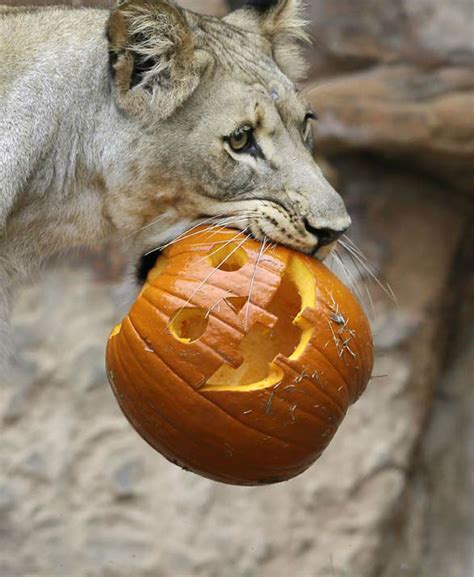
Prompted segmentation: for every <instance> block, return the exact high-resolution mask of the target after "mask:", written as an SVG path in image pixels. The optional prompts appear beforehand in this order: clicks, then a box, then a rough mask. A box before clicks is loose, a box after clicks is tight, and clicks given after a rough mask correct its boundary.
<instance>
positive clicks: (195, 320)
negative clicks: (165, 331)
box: [169, 307, 209, 344]
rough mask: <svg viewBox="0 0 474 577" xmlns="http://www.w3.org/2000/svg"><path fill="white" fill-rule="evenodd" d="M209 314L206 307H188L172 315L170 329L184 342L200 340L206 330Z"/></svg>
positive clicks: (178, 339)
mask: <svg viewBox="0 0 474 577" xmlns="http://www.w3.org/2000/svg"><path fill="white" fill-rule="evenodd" d="M208 322H209V315H208V313H207V311H206V309H202V308H193V307H186V308H182V309H179V310H177V311H176V312H175V313H174V315H173V316H172V318H171V320H170V323H169V329H170V332H171V334H172V335H173V336H174V338H175V339H176V340H177V341H179V342H181V343H184V344H189V343H193V342H194V341H197V340H199V339H200V338H201V337H202V335H203V334H204V333H205V332H206V329H207V324H208Z"/></svg>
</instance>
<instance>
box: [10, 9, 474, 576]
mask: <svg viewBox="0 0 474 577" xmlns="http://www.w3.org/2000/svg"><path fill="white" fill-rule="evenodd" d="M7 3H8V2H7ZM10 3H13V4H17V3H18V2H12V1H11V0H10ZM37 3H38V4H39V3H40V2H37ZM42 3H50V2H42ZM72 3H73V4H75V5H78V4H84V5H85V4H96V2H93V1H92V0H91V1H89V2H75V1H74V2H72ZM183 4H184V2H183ZM186 4H187V5H188V6H192V7H195V8H196V9H201V10H203V11H205V12H208V13H220V14H223V13H225V11H226V9H227V7H226V5H225V4H224V3H223V2H221V1H218V0H216V1H214V2H212V1H201V2H192V0H188V2H186ZM234 4H235V2H234ZM308 10H309V11H308V16H309V18H310V19H311V22H312V27H313V34H314V37H315V45H314V46H313V48H312V49H311V50H310V51H309V53H308V57H309V58H310V60H311V63H312V75H311V78H310V79H309V81H308V83H307V86H306V90H307V93H308V96H309V98H310V99H311V101H312V103H313V105H314V107H315V109H316V110H317V111H318V113H319V116H320V121H319V123H318V127H317V142H318V154H319V155H321V156H322V157H324V160H322V162H323V164H324V167H325V170H326V171H327V173H328V175H329V176H330V178H332V179H333V180H334V181H335V182H336V183H337V186H338V189H339V190H340V191H341V193H342V194H343V195H344V197H345V199H346V201H347V204H348V206H349V208H350V210H351V213H352V215H353V219H354V226H353V229H352V232H351V237H352V238H353V240H354V241H355V242H356V243H357V245H358V246H360V247H361V248H362V250H363V251H364V253H365V254H366V255H367V258H368V261H369V263H370V266H371V268H372V269H373V271H374V273H375V275H376V276H377V278H379V279H380V280H381V281H382V282H383V283H388V284H389V285H390V286H391V288H392V289H393V292H394V293H395V295H396V297H397V303H394V302H393V301H392V300H391V299H390V298H389V296H387V295H386V294H385V293H384V292H383V291H382V290H381V289H380V287H378V285H377V283H376V281H374V280H373V279H372V278H371V275H370V274H369V273H368V272H367V270H365V269H364V267H363V266H362V263H361V262H360V261H358V260H357V259H356V258H355V259H354V260H351V259H350V258H349V257H348V255H345V256H344V255H342V254H341V256H342V257H343V259H344V268H343V267H341V266H340V264H339V263H338V262H336V261H335V262H334V263H332V264H333V266H334V267H335V268H336V269H338V272H339V274H341V276H342V278H343V279H345V280H346V281H347V282H349V280H348V279H347V278H346V277H345V275H349V277H350V282H352V283H354V290H357V291H359V292H360V294H361V298H362V299H363V300H364V302H365V305H366V307H367V310H368V312H369V314H370V316H371V318H372V322H373V328H374V334H375V339H376V343H377V363H376V369H375V372H374V379H373V380H372V382H371V383H370V385H369V388H368V391H367V394H366V395H365V396H364V397H363V398H362V399H361V400H360V401H359V403H358V404H357V405H356V406H355V407H353V409H352V410H351V411H350V413H349V415H348V418H347V420H346V422H345V423H344V425H343V426H342V428H341V430H340V431H339V432H338V434H337V435H336V438H335V440H334V442H333V443H332V445H331V446H330V447H329V449H328V450H327V452H326V453H325V455H323V457H322V458H321V459H320V461H319V462H318V463H317V464H316V465H315V466H314V467H313V468H312V469H311V470H310V471H308V472H307V473H305V474H304V475H302V476H301V477H299V478H297V479H295V480H293V481H290V482H288V483H286V484H283V485H277V486H272V487H268V488H255V489H253V488H251V489H248V488H235V487H226V486H223V485H219V484H215V483H212V482H210V481H207V480H205V479H201V478H199V477H196V476H194V475H192V474H190V473H185V472H183V471H181V470H179V469H177V468H176V467H174V466H173V465H170V464H169V463H167V462H166V461H165V460H164V459H162V458H161V457H160V456H159V455H157V454H156V453H154V452H153V450H152V449H150V448H149V447H148V446H147V445H146V444H145V443H144V442H143V441H142V440H141V439H140V438H139V437H138V436H137V435H136V433H135V432H134V431H133V430H132V429H131V428H130V427H129V425H128V423H127V422H126V420H125V419H124V417H123V416H122V415H121V413H120V411H119V409H118V407H117V405H116V402H115V400H114V398H113V396H112V393H111V391H110V390H109V387H108V385H107V384H106V378H105V374H104V369H103V355H104V343H105V339H106V335H107V333H108V330H109V329H110V327H111V326H112V325H113V323H114V322H115V320H116V319H117V318H118V317H119V316H120V306H119V297H118V296H117V286H118V283H117V277H118V275H117V274H116V270H118V269H119V268H120V267H119V266H110V265H109V267H108V268H106V267H104V266H103V265H102V262H103V259H104V256H106V255H107V254H109V253H108V252H107V253H106V255H104V253H97V254H87V255H83V256H82V257H81V258H78V257H74V258H72V257H70V258H69V259H63V260H62V261H60V262H55V263H54V264H52V265H51V267H50V269H49V270H48V272H47V273H46V274H45V275H44V276H43V277H42V279H40V281H39V282H38V283H36V284H34V285H31V286H27V287H24V288H23V289H22V290H21V291H19V293H18V295H17V299H16V303H15V307H14V315H13V320H14V326H15V336H14V338H15V348H16V350H18V357H17V360H16V362H15V366H14V371H13V373H12V376H11V378H10V379H9V381H8V382H4V383H2V387H1V405H0V407H1V408H0V410H1V418H2V437H1V451H0V574H1V575H2V576H3V575H4V576H5V577H63V576H64V577H69V576H71V577H129V576H130V575H133V576H134V577H135V576H136V577H213V576H216V577H220V576H222V575H229V576H231V577H240V576H242V577H253V576H257V575H258V576H259V577H260V576H261V577H267V576H268V577H270V576H271V577H286V576H287V575H290V574H293V575H296V576H298V577H405V576H407V577H470V575H472V574H473V568H474V557H473V554H472V551H471V547H470V544H471V543H472V541H473V540H474V527H473V522H472V519H473V518H474V511H473V508H472V500H470V499H469V494H471V495H472V489H473V488H474V478H473V477H472V474H471V471H472V466H471V467H469V466H468V463H469V461H471V462H472V461H473V454H472V443H471V445H470V444H469V439H472V433H473V431H474V422H473V417H472V408H473V401H474V399H473V396H472V376H471V375H472V373H473V370H474V366H473V353H472V351H473V350H474V349H473V344H474V338H473V337H474V335H473V332H472V326H473V320H474V315H473V311H472V306H470V304H471V305H472V302H473V287H474V282H473V279H472V271H473V262H472V249H471V247H472V241H473V240H474V239H473V238H472V224H473V223H472V221H473V212H472V196H471V192H472V186H471V187H470V183H471V182H472V176H473V174H472V166H473V162H472V161H473V152H474V151H473V141H474V139H473V136H474V126H473V113H472V111H473V106H472V104H473V102H472V99H473V80H472V78H473V76H472V73H471V72H470V70H469V65H470V62H472V55H473V52H474V46H473V38H474V35H472V33H471V32H472V6H471V5H470V3H468V2H465V1H463V0H452V1H451V2H450V3H446V2H444V1H443V0H412V1H411V2H404V1H402V0H395V1H394V2H390V3H387V2H383V3H382V2H375V1H373V0H361V1H360V2H357V3H354V2H349V1H348V0H331V1H329V0H316V1H313V2H312V3H311V4H310V7H309V9H308ZM367 291H368V293H370V295H371V296H370V298H369V297H368V296H367V294H368V293H367ZM470 474H471V476H470Z"/></svg>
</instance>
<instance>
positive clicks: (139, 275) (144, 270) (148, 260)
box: [135, 248, 162, 286]
mask: <svg viewBox="0 0 474 577" xmlns="http://www.w3.org/2000/svg"><path fill="white" fill-rule="evenodd" d="M161 253H162V251H161V249H159V248H158V249H156V250H154V251H152V252H148V253H145V254H144V255H142V256H141V257H140V259H139V260H138V263H137V266H136V269H135V279H136V281H137V284H138V285H139V286H142V285H144V284H145V282H146V279H147V278H148V273H149V272H150V271H151V270H152V269H153V268H154V267H155V265H156V261H157V260H158V258H159V257H160V254H161Z"/></svg>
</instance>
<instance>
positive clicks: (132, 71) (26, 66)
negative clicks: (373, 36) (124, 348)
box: [0, 0, 350, 357]
mask: <svg viewBox="0 0 474 577" xmlns="http://www.w3.org/2000/svg"><path fill="white" fill-rule="evenodd" d="M299 4H300V3H299V1H298V0H280V1H279V3H278V4H277V6H276V7H275V8H273V9H271V10H269V11H268V12H267V13H266V14H263V15H262V14H258V13H257V12H255V11H253V10H251V9H244V10H240V11H237V12H234V13H233V14H231V15H230V16H228V17H226V18H224V19H223V20H220V19H217V18H211V17H205V16H200V15H198V14H195V13H193V12H190V11H186V10H183V9H181V8H179V7H178V6H177V5H176V4H175V3H174V2H172V1H171V0H125V1H124V2H120V3H118V4H117V5H116V6H115V7H114V8H113V9H112V11H111V12H108V11H105V10H93V9H78V10H73V9H65V8H48V9H38V10H34V9H25V10H18V9H9V8H5V7H3V8H1V7H0V332H2V331H3V333H5V331H6V328H5V327H6V319H7V312H8V301H9V296H10V294H11V292H12V290H14V287H15V286H16V283H17V282H19V280H21V279H22V278H25V276H26V274H27V273H28V272H29V271H31V269H32V268H35V267H37V266H38V265H39V264H40V263H41V261H42V260H43V259H44V258H45V257H46V256H47V255H49V254H51V253H53V252H56V251H62V250H65V249H68V248H71V247H74V246H79V245H84V244H89V245H93V244H97V243H100V242H103V241H105V240H109V239H116V240H118V241H120V242H122V243H123V244H124V245H126V246H127V247H128V249H129V251H130V255H131V260H132V262H136V261H137V259H138V257H140V255H142V254H143V253H145V252H147V251H149V250H151V249H153V248H154V247H156V246H159V245H160V244H161V243H163V242H164V241H168V240H170V239H171V238H173V237H174V236H176V235H177V234H179V233H180V232H182V231H184V230H186V228H188V227H190V226H192V225H193V224H195V223H196V222H199V221H200V219H209V218H216V219H220V218H226V219H228V220H226V221H225V222H226V223H227V224H229V225H232V226H235V227H237V228H241V229H245V230H247V231H248V232H250V233H252V234H253V235H254V236H256V237H257V238H263V237H266V238H268V239H270V240H272V241H275V242H280V243H284V244H287V245H289V246H292V247H294V248H296V249H299V250H303V251H305V252H314V251H315V250H316V249H317V248H318V237H317V236H315V233H314V231H311V230H310V229H309V228H308V227H309V226H311V227H313V228H314V229H318V228H332V229H335V230H342V229H344V228H345V227H347V226H348V224H349V222H350V221H349V218H348V216H347V213H346V211H345V208H344V204H343V202H342V200H341V199H340V197H339V196H338V195H337V194H336V192H335V191H334V190H333V189H332V187H331V186H330V185H329V184H328V183H327V181H326V180H325V179H324V177H323V175H322V173H321V171H320V169H319V167H318V166H317V165H316V164H315V162H314V160H313V157H312V154H311V150H310V143H309V140H308V128H307V127H305V126H304V118H305V114H306V113H307V111H308V105H307V103H306V102H305V100H304V98H303V97H302V96H301V94H300V93H299V92H298V90H297V88H296V87H295V85H294V81H293V79H294V76H293V74H292V73H293V72H297V73H299V72H300V71H301V70H300V69H301V66H300V56H299V54H298V42H299V40H301V39H302V38H304V36H305V33H304V31H303V29H302V27H301V21H300V19H299V16H298V14H299ZM109 57H110V61H109ZM242 125H251V126H253V127H254V129H255V138H256V141H257V142H258V145H259V147H260V151H261V154H260V155H250V154H237V153H235V152H234V151H233V150H231V148H230V147H229V144H228V140H227V139H228V136H229V135H230V134H231V133H232V132H233V131H235V130H236V129H238V128H239V127H241V126H242ZM6 340H8V339H7V337H6V336H3V343H4V344H5V341H6ZM1 342H2V336H1V334H0V343H1ZM2 356H5V353H3V354H2V352H1V350H0V357H2Z"/></svg>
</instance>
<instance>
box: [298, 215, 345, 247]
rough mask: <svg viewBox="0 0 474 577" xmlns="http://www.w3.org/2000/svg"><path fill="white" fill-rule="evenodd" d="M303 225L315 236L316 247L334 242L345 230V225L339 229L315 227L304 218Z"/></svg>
mask: <svg viewBox="0 0 474 577" xmlns="http://www.w3.org/2000/svg"><path fill="white" fill-rule="evenodd" d="M304 226H305V228H306V230H307V231H308V232H309V233H310V234H312V235H313V236H315V237H317V239H318V247H322V246H327V245H328V244H331V243H333V242H335V241H336V240H337V239H338V238H340V237H341V236H342V235H343V234H344V233H345V232H346V230H347V227H346V228H341V229H339V230H336V229H333V228H315V227H314V226H311V225H310V224H309V222H308V221H307V220H305V222H304Z"/></svg>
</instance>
